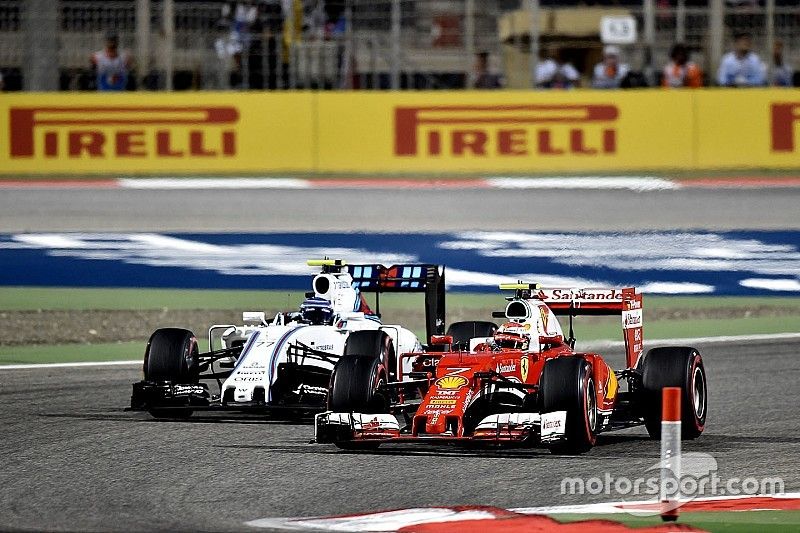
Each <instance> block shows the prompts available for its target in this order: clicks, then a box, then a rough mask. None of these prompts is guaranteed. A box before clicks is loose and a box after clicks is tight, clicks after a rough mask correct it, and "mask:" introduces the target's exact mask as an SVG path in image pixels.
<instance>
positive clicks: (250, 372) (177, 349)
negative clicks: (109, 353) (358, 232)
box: [131, 259, 445, 417]
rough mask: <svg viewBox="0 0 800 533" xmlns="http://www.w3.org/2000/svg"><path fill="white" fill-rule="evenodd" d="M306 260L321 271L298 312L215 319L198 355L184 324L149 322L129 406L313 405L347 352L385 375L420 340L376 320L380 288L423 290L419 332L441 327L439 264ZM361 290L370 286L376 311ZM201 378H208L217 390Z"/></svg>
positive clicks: (171, 409) (173, 413) (171, 411)
mask: <svg viewBox="0 0 800 533" xmlns="http://www.w3.org/2000/svg"><path fill="white" fill-rule="evenodd" d="M308 264H309V265H310V266H319V267H321V268H322V271H321V272H320V273H319V274H318V275H316V276H315V277H314V278H313V281H312V288H313V291H312V292H309V293H306V300H305V301H304V302H303V304H302V305H301V306H300V310H299V311H298V312H288V313H278V314H277V315H275V317H273V318H271V319H269V320H267V318H266V317H265V314H264V313H263V312H245V313H244V314H243V322H245V324H244V325H230V324H222V325H220V324H218V325H213V326H211V327H210V328H209V330H208V345H209V349H210V350H211V351H209V352H208V353H199V350H198V343H197V339H196V338H195V336H194V334H193V333H192V332H191V331H189V330H186V329H179V328H164V329H158V330H156V331H155V332H154V333H153V334H152V336H151V337H150V340H149V341H148V343H147V347H146V349H145V354H144V366H143V371H144V379H143V380H142V381H140V382H138V383H134V384H133V393H132V395H131V410H143V411H149V412H150V413H151V414H152V415H153V416H155V417H186V416H189V415H191V413H192V411H195V410H198V409H226V410H239V411H244V410H252V409H255V410H267V409H286V410H290V411H289V412H291V413H298V412H307V411H321V410H323V409H324V408H325V405H326V395H327V392H328V385H329V382H330V377H331V371H332V370H333V368H334V365H335V364H336V363H337V361H339V359H340V358H341V357H342V356H345V357H346V356H348V355H351V354H359V355H360V356H365V355H369V356H372V357H374V358H376V359H379V360H380V361H381V365H382V368H384V369H386V370H385V373H386V378H387V379H392V380H394V379H397V377H398V375H399V374H400V373H402V368H401V367H400V366H399V365H400V363H399V359H398V357H397V354H400V353H406V352H419V351H420V350H422V349H423V348H422V345H421V344H420V342H419V340H418V339H417V336H416V335H415V334H414V333H413V332H412V331H410V330H408V329H406V328H404V327H402V326H398V325H387V324H383V323H382V322H381V320H380V314H379V313H380V294H381V293H386V292H404V293H409V292H421V293H424V294H425V315H426V330H427V331H426V332H427V335H428V337H430V336H432V335H436V334H437V333H442V332H443V329H444V312H445V308H444V305H445V302H444V269H443V268H441V269H440V268H439V267H438V266H436V265H395V266H391V267H388V268H387V267H385V266H383V265H349V266H348V265H346V264H345V263H344V262H342V261H340V260H328V259H326V260H319V261H309V262H308ZM364 292H371V293H375V294H376V296H375V298H376V309H375V312H373V311H372V310H371V309H370V307H369V305H368V304H367V302H366V299H365V298H364V296H363V294H362V293H364ZM407 364H410V362H409V363H407ZM204 381H216V382H217V384H218V386H219V394H212V392H211V391H210V390H209V387H208V384H207V383H204Z"/></svg>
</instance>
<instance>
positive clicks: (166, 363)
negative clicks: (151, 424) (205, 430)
mask: <svg viewBox="0 0 800 533" xmlns="http://www.w3.org/2000/svg"><path fill="white" fill-rule="evenodd" d="M198 354H199V349H198V346H197V338H196V337H195V336H194V333H192V332H191V331H189V330H188V329H181V328H162V329H157V330H156V331H155V332H154V333H153V334H152V335H151V336H150V340H149V341H148V342H147V348H146V349H145V355H144V379H145V381H152V382H169V383H170V384H176V385H191V384H196V383H198V382H199V375H200V372H199V368H198V360H197V359H198ZM150 414H151V415H153V416H154V417H156V418H186V417H188V416H190V415H191V414H192V411H191V409H179V408H170V409H158V408H153V409H150Z"/></svg>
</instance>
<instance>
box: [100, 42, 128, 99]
mask: <svg viewBox="0 0 800 533" xmlns="http://www.w3.org/2000/svg"><path fill="white" fill-rule="evenodd" d="M91 61H92V67H93V69H94V70H95V72H96V74H97V90H98V91H124V90H125V89H126V88H127V86H128V74H129V72H130V70H131V58H130V56H129V55H128V54H127V53H125V52H120V51H119V37H117V34H116V33H109V34H107V35H106V47H105V48H104V49H103V50H100V51H98V52H95V53H93V54H92V57H91Z"/></svg>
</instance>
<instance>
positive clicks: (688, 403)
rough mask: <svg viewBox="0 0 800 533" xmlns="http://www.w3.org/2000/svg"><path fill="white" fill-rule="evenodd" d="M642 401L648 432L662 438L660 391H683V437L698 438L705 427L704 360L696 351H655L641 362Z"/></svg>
mask: <svg viewBox="0 0 800 533" xmlns="http://www.w3.org/2000/svg"><path fill="white" fill-rule="evenodd" d="M641 370H642V388H643V389H644V390H643V391H642V395H643V397H642V402H643V408H644V413H643V414H644V420H645V426H646V427H647V432H648V433H649V434H650V437H651V438H653V439H658V438H660V437H661V389H663V388H664V387H680V388H681V391H682V392H681V436H682V437H683V438H684V439H696V438H697V437H699V436H700V434H701V433H702V432H703V430H704V429H705V426H706V413H707V411H708V389H707V387H706V369H705V366H704V365H703V358H702V357H701V356H700V352H698V351H697V350H696V349H694V348H689V347H684V346H667V347H663V348H653V349H652V350H649V351H648V352H647V354H646V355H645V356H644V359H643V362H642V367H641Z"/></svg>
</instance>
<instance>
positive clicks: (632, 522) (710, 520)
mask: <svg viewBox="0 0 800 533" xmlns="http://www.w3.org/2000/svg"><path fill="white" fill-rule="evenodd" d="M550 516H551V518H553V519H555V520H558V521H559V522H577V521H582V520H613V521H614V522H620V523H622V524H625V525H627V526H631V527H647V526H650V527H652V526H656V525H660V524H663V523H664V522H662V521H661V517H659V516H647V517H642V516H634V515H628V514H598V515H586V514H554V515H550ZM677 523H678V524H685V525H690V526H694V527H696V528H698V529H702V530H705V531H710V532H711V533H740V532H741V533H749V532H752V531H758V532H764V533H779V532H781V533H782V532H784V531H786V532H789V531H800V511H741V512H730V511H709V512H692V513H680V516H679V518H678V522H677Z"/></svg>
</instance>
